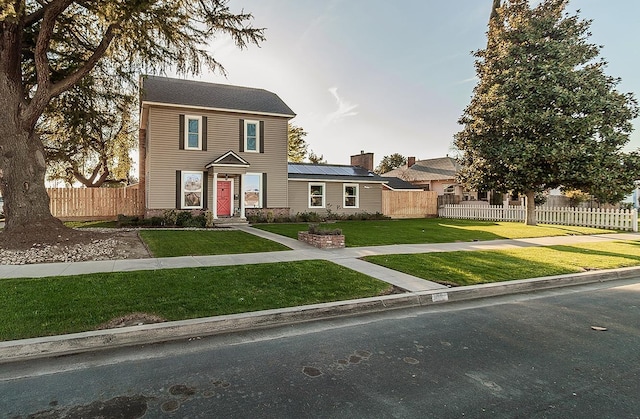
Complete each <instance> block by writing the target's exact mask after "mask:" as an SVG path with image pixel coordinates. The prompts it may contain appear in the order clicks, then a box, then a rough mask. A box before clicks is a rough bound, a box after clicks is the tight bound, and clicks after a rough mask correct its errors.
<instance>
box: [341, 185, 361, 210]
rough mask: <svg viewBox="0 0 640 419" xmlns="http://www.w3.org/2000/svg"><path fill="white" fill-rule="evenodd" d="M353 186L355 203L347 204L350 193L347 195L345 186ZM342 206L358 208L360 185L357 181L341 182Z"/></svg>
mask: <svg viewBox="0 0 640 419" xmlns="http://www.w3.org/2000/svg"><path fill="white" fill-rule="evenodd" d="M348 187H354V188H356V195H355V198H356V204H355V205H353V206H352V205H347V197H349V196H352V195H347V188H348ZM342 195H343V196H342V201H343V202H342V206H343V208H360V185H359V184H357V183H343V184H342Z"/></svg>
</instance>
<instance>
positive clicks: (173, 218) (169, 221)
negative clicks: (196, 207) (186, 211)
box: [162, 209, 178, 226]
mask: <svg viewBox="0 0 640 419" xmlns="http://www.w3.org/2000/svg"><path fill="white" fill-rule="evenodd" d="M162 218H163V219H164V224H165V225H168V226H174V225H176V222H177V221H178V213H177V212H176V210H172V209H171V210H165V211H163V212H162Z"/></svg>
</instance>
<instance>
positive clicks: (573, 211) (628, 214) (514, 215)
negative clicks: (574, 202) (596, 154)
mask: <svg viewBox="0 0 640 419" xmlns="http://www.w3.org/2000/svg"><path fill="white" fill-rule="evenodd" d="M525 212H526V209H525V208H524V207H512V206H509V207H505V206H502V205H485V206H467V205H444V206H442V207H440V208H439V209H438V216H439V217H442V218H458V219H465V220H487V221H520V222H524V218H525ZM536 219H537V221H538V223H540V224H559V225H566V226H582V227H597V228H606V229H610V230H626V231H634V232H637V231H638V210H636V209H632V210H619V209H600V208H573V207H566V208H554V207H536Z"/></svg>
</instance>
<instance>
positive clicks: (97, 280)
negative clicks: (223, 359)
mask: <svg viewBox="0 0 640 419" xmlns="http://www.w3.org/2000/svg"><path fill="white" fill-rule="evenodd" d="M389 288H390V286H389V284H386V283H384V282H382V281H378V280H377V279H373V278H371V277H368V276H366V275H364V274H361V273H358V272H355V271H352V270H350V269H347V268H344V267H342V266H339V265H336V264H333V263H331V262H327V261H302V262H288V263H269V264H258V265H241V266H226V267H211V268H186V269H169V270H158V271H135V272H118V273H103V274H91V275H78V276H66V277H54V278H30V279H24V278H22V279H3V280H0V340H12V339H23V338H29V337H36V336H47V335H57V334H63V333H72V332H80V331H87V330H93V329H95V328H96V326H98V325H100V324H102V323H105V322H107V321H109V320H110V319H113V318H115V317H118V316H122V315H125V314H128V313H133V312H144V313H150V314H155V315H158V316H161V317H163V318H165V319H167V320H183V319H191V318H198V317H207V316H217V315H222V314H232V313H241V312H248V311H256V310H265V309H273V308H282V307H290V306H298V305H303V304H314V303H321V302H329V301H339V300H346V299H352V298H364V297H372V296H376V295H380V294H381V293H384V292H386V291H387V290H389Z"/></svg>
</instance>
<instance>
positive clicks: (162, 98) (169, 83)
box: [140, 76, 296, 118]
mask: <svg viewBox="0 0 640 419" xmlns="http://www.w3.org/2000/svg"><path fill="white" fill-rule="evenodd" d="M140 96H141V99H142V101H143V102H152V103H166V104H171V105H184V106H194V107H200V108H207V109H220V110H226V111H231V112H251V113H259V114H267V115H277V116H286V117H290V118H292V117H294V116H295V115H296V114H295V113H294V112H293V111H292V110H291V108H289V107H288V106H287V105H286V104H285V103H284V102H283V101H282V99H280V97H278V95H276V94H275V93H272V92H269V91H267V90H264V89H254V88H251V87H240V86H231V85H227V84H217V83H206V82H201V81H193V80H180V79H171V78H168V77H158V76H142V77H141V81H140Z"/></svg>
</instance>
